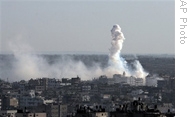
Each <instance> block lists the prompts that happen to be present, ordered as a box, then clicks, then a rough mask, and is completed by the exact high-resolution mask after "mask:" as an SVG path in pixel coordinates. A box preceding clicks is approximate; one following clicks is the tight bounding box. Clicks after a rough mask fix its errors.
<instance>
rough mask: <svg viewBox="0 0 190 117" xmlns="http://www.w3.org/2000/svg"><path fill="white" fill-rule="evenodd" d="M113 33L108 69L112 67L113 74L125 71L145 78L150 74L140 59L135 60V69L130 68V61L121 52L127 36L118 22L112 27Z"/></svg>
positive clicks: (127, 73) (127, 74) (130, 74)
mask: <svg viewBox="0 0 190 117" xmlns="http://www.w3.org/2000/svg"><path fill="white" fill-rule="evenodd" d="M111 35H112V42H111V48H110V49H109V50H110V54H109V65H110V66H109V67H108V69H112V71H113V74H114V73H120V74H121V73H123V72H125V75H126V76H133V77H136V78H143V79H145V77H146V76H147V75H148V73H146V72H145V71H144V69H143V67H142V65H141V64H140V62H139V61H138V60H135V61H134V62H133V66H134V69H132V68H130V67H129V66H128V63H127V61H126V60H124V59H123V58H122V57H121V56H120V52H121V49H122V46H123V42H124V40H125V37H124V35H123V33H122V32H121V28H120V26H119V25H118V24H115V25H114V26H113V28H112V29H111Z"/></svg>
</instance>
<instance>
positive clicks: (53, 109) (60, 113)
mask: <svg viewBox="0 0 190 117" xmlns="http://www.w3.org/2000/svg"><path fill="white" fill-rule="evenodd" d="M46 112H47V117H66V116H67V105H63V104H52V105H47V111H46Z"/></svg>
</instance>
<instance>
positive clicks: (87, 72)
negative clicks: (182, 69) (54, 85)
mask: <svg viewBox="0 0 190 117" xmlns="http://www.w3.org/2000/svg"><path fill="white" fill-rule="evenodd" d="M111 34H112V42H111V45H112V46H111V48H110V54H109V60H108V66H106V67H104V68H103V67H101V65H100V63H97V62H94V63H93V64H92V65H91V66H86V65H85V64H84V63H83V62H82V61H81V60H75V59H73V58H72V56H68V55H63V56H61V59H59V60H56V62H55V63H53V64H50V63H49V62H48V61H47V59H45V58H44V57H43V56H41V55H37V54H35V51H34V50H33V49H32V47H30V46H29V45H27V44H25V43H23V41H22V39H16V41H14V42H11V43H10V44H9V46H10V48H11V49H12V51H13V55H14V61H13V62H11V63H10V64H11V65H10V66H8V65H7V64H4V63H1V62H0V68H1V71H0V78H4V79H6V78H9V79H10V81H18V80H29V79H30V78H42V77H49V78H58V79H60V78H63V77H67V78H71V77H76V76H77V75H78V76H79V77H81V79H82V80H91V79H92V78H97V77H99V76H100V75H107V76H108V77H112V76H113V75H114V74H122V73H123V72H125V75H126V76H134V77H138V78H145V77H146V76H147V75H148V74H147V73H146V72H145V71H144V69H143V67H142V65H141V64H140V62H139V61H138V60H135V61H134V62H133V66H134V67H133V68H131V67H130V66H129V63H127V61H126V60H125V59H124V58H122V57H121V56H120V52H121V49H122V46H123V42H124V39H125V38H124V35H123V33H122V32H121V28H120V26H119V25H114V26H113V28H112V30H111Z"/></svg>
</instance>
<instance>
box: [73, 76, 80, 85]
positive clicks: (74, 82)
mask: <svg viewBox="0 0 190 117" xmlns="http://www.w3.org/2000/svg"><path fill="white" fill-rule="evenodd" d="M80 82H81V79H80V78H79V77H78V76H77V77H76V78H71V84H72V85H73V84H79V83H80Z"/></svg>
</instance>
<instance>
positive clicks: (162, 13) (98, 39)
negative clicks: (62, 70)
mask: <svg viewBox="0 0 190 117" xmlns="http://www.w3.org/2000/svg"><path fill="white" fill-rule="evenodd" d="M174 4H175V3H174V0H136V1H134V0H124V1H113V0H112V1H110V0H104V1H92V0H89V1H81V0H77V1H76V0H72V1H69V0H68V1H63V0H62V1H61V0H60V1H50V0H49V1H42V0H41V1H40V0H37V1H0V8H1V14H0V18H1V19H0V20H1V25H0V26H1V31H0V35H1V41H0V52H1V53H2V52H4V51H9V52H10V51H12V50H13V49H12V48H11V47H10V46H9V45H10V44H9V43H13V44H14V43H15V42H16V43H19V44H26V45H27V46H30V48H33V50H34V51H36V52H51V53H53V52H63V53H67V52H80V53H83V52H84V53H86V52H89V53H92V54H93V53H94V52H102V53H109V48H110V47H111V32H110V30H111V28H112V26H113V25H114V24H119V25H120V27H121V29H122V30H121V31H122V32H123V33H124V36H125V38H126V40H125V41H124V43H123V49H122V53H123V54H165V53H166V54H174V53H175V19H174V18H175V5H174Z"/></svg>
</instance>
